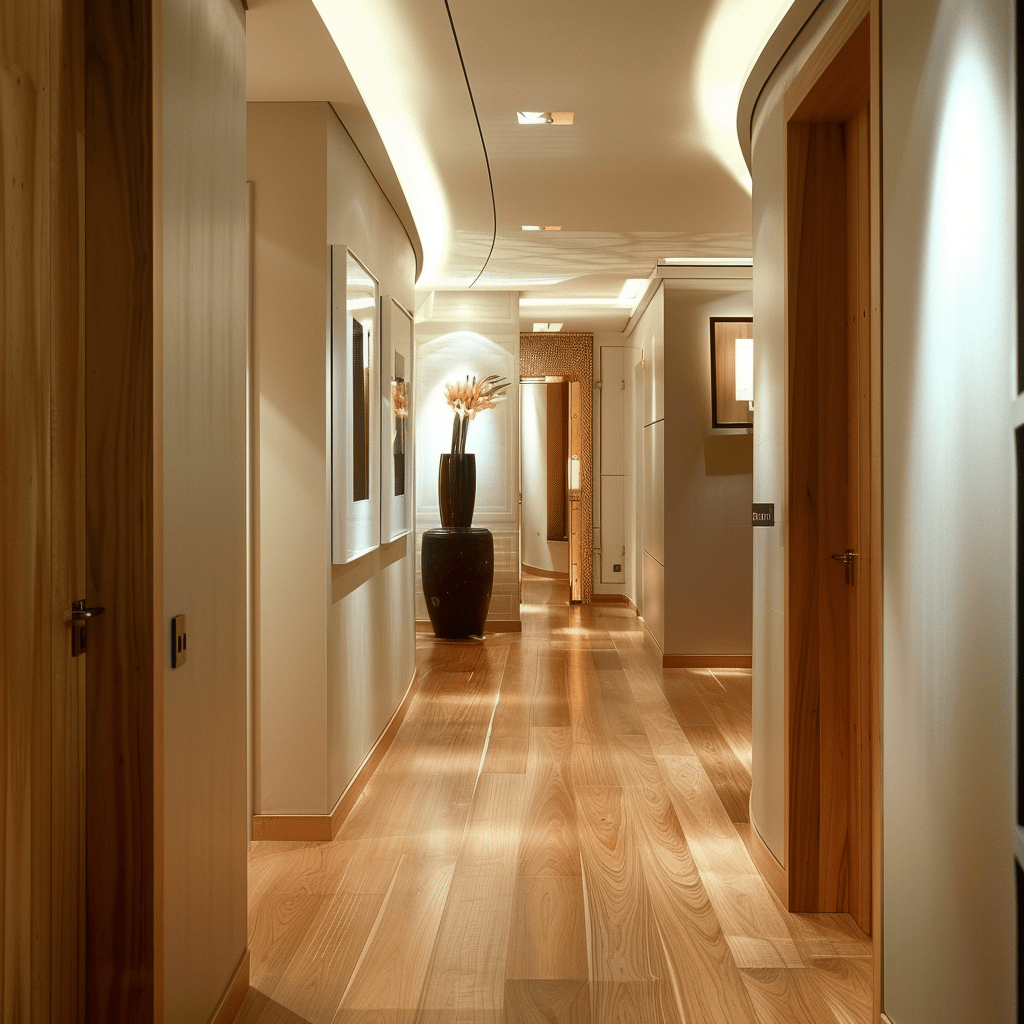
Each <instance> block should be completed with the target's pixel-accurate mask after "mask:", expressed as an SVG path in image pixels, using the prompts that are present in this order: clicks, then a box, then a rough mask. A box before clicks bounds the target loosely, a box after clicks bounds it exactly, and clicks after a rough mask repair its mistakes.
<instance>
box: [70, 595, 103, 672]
mask: <svg viewBox="0 0 1024 1024" xmlns="http://www.w3.org/2000/svg"><path fill="white" fill-rule="evenodd" d="M103 612H104V609H103V608H86V607H85V601H75V602H74V604H72V605H71V611H70V612H68V613H67V615H65V616H64V618H65V620H66V621H67V622H70V623H71V657H72V658H77V657H78V656H79V655H80V654H84V653H85V627H86V626H88V625H89V620H90V619H94V618H96V616H97V615H102V614H103Z"/></svg>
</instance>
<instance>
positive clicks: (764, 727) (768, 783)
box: [750, 0, 843, 864]
mask: <svg viewBox="0 0 1024 1024" xmlns="http://www.w3.org/2000/svg"><path fill="white" fill-rule="evenodd" d="M842 7H843V3H842V0H826V2H825V3H823V4H822V5H821V6H820V7H819V8H818V10H817V11H816V12H815V14H814V16H813V17H812V18H811V20H810V21H809V22H808V23H807V25H806V26H805V27H804V29H803V30H802V31H801V33H800V35H799V36H798V37H797V39H796V40H795V42H794V43H793V45H792V46H791V47H790V48H789V49H788V50H787V51H786V55H785V57H784V58H783V60H782V61H781V62H780V63H779V64H778V66H777V67H776V68H775V71H774V72H773V73H772V74H771V76H770V77H769V78H768V81H767V82H766V84H765V86H764V89H763V90H762V92H761V96H760V99H759V100H758V102H757V106H756V107H755V109H754V120H753V132H752V145H751V175H752V177H753V181H754V191H753V236H754V267H755V272H754V323H755V324H756V325H757V343H756V345H755V346H754V360H755V365H754V408H755V409H756V410H757V427H756V429H755V430H754V501H772V502H774V503H775V521H776V523H777V524H778V525H777V526H776V527H775V528H774V529H770V530H754V531H753V533H754V612H753V615H754V644H753V702H754V703H753V736H752V739H753V751H752V757H753V761H752V774H753V787H752V789H751V792H750V820H751V821H752V822H753V823H754V826H755V827H756V828H757V830H758V832H759V833H760V835H761V838H762V839H763V840H764V841H765V843H766V844H767V845H768V848H769V849H770V850H771V851H772V853H774V854H775V857H776V858H777V859H778V861H779V862H780V863H781V864H785V863H786V842H785V820H784V818H785V807H786V803H785V796H786V790H785V693H786V679H785V626H786V619H785V607H786V537H787V532H788V529H789V515H788V512H789V510H788V508H787V500H786V440H787V427H786V418H787V407H786V294H785V285H786V264H785V259H786V207H785V199H786V167H785V151H784V146H783V142H784V138H785V125H784V122H783V99H784V97H785V95H786V90H787V89H788V88H789V85H790V83H791V82H792V81H793V79H794V78H795V77H796V75H797V73H798V72H799V70H800V68H801V67H803V64H804V61H806V60H807V57H808V56H809V55H810V54H811V52H812V51H813V50H814V48H815V46H817V45H818V43H819V42H820V40H821V37H822V36H823V35H824V34H825V32H826V31H827V30H828V28H829V26H830V25H831V24H832V22H833V21H834V20H835V18H836V15H837V14H838V13H839V11H840V10H841V9H842Z"/></svg>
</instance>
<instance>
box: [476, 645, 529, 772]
mask: <svg viewBox="0 0 1024 1024" xmlns="http://www.w3.org/2000/svg"><path fill="white" fill-rule="evenodd" d="M538 658H539V648H538V647H537V646H536V645H535V644H515V645H514V646H512V647H510V648H509V653H508V660H507V661H506V662H505V671H504V673H503V675H502V677H501V688H500V690H499V692H498V705H497V707H496V708H495V710H494V717H493V718H492V720H491V736H490V739H489V740H488V742H487V757H486V759H485V760H484V767H483V770H484V771H485V772H517V773H520V774H521V773H523V772H525V771H526V758H527V752H528V750H529V747H530V720H531V718H532V715H533V695H534V690H535V689H536V685H537V661H538Z"/></svg>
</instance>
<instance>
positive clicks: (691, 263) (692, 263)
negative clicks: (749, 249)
mask: <svg viewBox="0 0 1024 1024" xmlns="http://www.w3.org/2000/svg"><path fill="white" fill-rule="evenodd" d="M659 264H660V265H663V266H667V267H752V266H753V265H754V260H753V259H752V258H751V257H750V256H666V257H664V259H662V260H659Z"/></svg>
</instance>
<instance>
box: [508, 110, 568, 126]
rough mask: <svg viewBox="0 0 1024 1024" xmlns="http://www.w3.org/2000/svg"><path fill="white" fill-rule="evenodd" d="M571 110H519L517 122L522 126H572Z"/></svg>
mask: <svg viewBox="0 0 1024 1024" xmlns="http://www.w3.org/2000/svg"><path fill="white" fill-rule="evenodd" d="M573 117H574V114H573V112H572V111H571V110H517V111H516V120H518V121H519V123H520V124H572V121H573Z"/></svg>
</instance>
